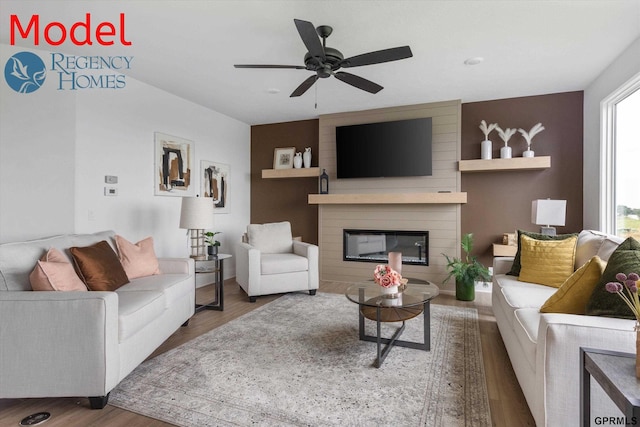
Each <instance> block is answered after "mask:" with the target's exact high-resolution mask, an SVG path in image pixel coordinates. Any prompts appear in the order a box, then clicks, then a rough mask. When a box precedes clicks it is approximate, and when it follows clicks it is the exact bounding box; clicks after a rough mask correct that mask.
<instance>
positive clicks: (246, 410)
mask: <svg viewBox="0 0 640 427" xmlns="http://www.w3.org/2000/svg"><path fill="white" fill-rule="evenodd" d="M398 325H399V324H386V325H385V327H384V328H383V334H386V336H390V335H391V334H392V332H393V330H394V328H395V327H397V326H398ZM366 326H367V331H368V333H375V329H374V328H375V322H370V321H367V325H366ZM402 339H405V340H407V339H408V340H415V341H421V339H422V315H420V316H419V317H418V318H415V319H412V320H409V321H407V322H406V329H405V331H404V333H403V335H402ZM375 355H376V344H375V343H371V342H365V341H360V340H359V339H358V311H357V305H356V304H354V303H351V302H349V301H348V300H347V299H346V298H345V297H344V296H343V295H338V294H327V293H318V294H317V295H315V296H310V295H307V294H301V293H298V294H295V293H294V294H288V295H285V296H283V297H281V298H279V299H277V300H275V301H273V302H271V303H269V304H266V305H264V306H262V307H260V308H258V309H256V310H253V311H251V312H249V313H247V314H245V315H243V316H241V317H239V318H237V319H235V320H233V321H231V322H229V323H227V324H225V325H222V326H220V327H218V328H216V329H213V330H211V331H209V332H207V333H206V334H204V335H201V336H199V337H198V338H196V339H194V340H192V341H189V342H187V343H185V344H183V345H182V346H180V347H177V348H175V349H173V350H171V351H169V352H167V353H164V354H162V355H160V356H158V357H155V358H154V359H151V360H149V361H147V362H145V363H143V364H142V365H140V366H139V367H138V368H137V369H136V370H135V371H133V372H132V373H131V374H130V375H129V376H128V377H127V378H125V379H124V380H123V381H122V382H121V383H120V384H119V386H118V387H117V388H116V389H115V390H113V391H112V392H111V397H110V402H109V403H110V404H112V405H115V406H118V407H120V408H123V409H126V410H130V411H133V412H136V413H139V414H143V415H146V416H149V417H152V418H156V419H159V420H162V421H166V422H169V423H172V424H176V425H179V426H245V425H265V426H270V425H273V426H447V427H449V426H489V425H491V415H490V413H489V404H488V398H487V388H486V383H485V376H484V368H483V364H482V350H481V345H480V334H479V330H478V314H477V311H476V310H475V309H472V308H460V307H449V306H441V305H436V304H432V305H431V351H428V352H427V351H422V350H415V349H410V348H404V347H394V348H393V349H392V350H391V352H390V353H389V355H388V357H387V359H386V360H385V362H384V364H383V365H382V367H380V368H375V367H374V365H373V363H374V361H375Z"/></svg>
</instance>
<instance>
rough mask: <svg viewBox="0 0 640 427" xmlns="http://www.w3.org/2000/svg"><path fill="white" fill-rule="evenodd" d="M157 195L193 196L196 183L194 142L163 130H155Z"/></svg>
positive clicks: (155, 192)
mask: <svg viewBox="0 0 640 427" xmlns="http://www.w3.org/2000/svg"><path fill="white" fill-rule="evenodd" d="M154 144H155V169H154V172H155V173H154V176H155V178H154V194H155V195H156V196H174V197H193V196H194V195H195V186H196V185H195V183H194V180H193V178H194V175H193V166H194V163H195V153H194V151H195V149H194V145H195V144H194V142H193V141H190V140H188V139H184V138H180V137H178V136H173V135H168V134H166V133H162V132H154Z"/></svg>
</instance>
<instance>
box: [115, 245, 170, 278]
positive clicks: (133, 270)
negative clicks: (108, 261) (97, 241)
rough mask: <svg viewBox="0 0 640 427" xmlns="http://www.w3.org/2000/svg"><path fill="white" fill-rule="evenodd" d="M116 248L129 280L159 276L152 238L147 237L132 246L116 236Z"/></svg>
mask: <svg viewBox="0 0 640 427" xmlns="http://www.w3.org/2000/svg"><path fill="white" fill-rule="evenodd" d="M116 246H117V247H118V253H119V257H120V262H121V263H122V267H123V268H124V271H125V272H126V273H127V277H128V278H129V280H131V279H135V278H137V277H144V276H151V275H153V274H160V268H159V264H158V258H157V257H156V253H155V251H154V250H153V237H147V238H146V239H144V240H141V241H139V242H138V243H136V244H133V243H131V242H129V241H128V240H127V239H125V238H124V237H122V236H119V235H117V234H116Z"/></svg>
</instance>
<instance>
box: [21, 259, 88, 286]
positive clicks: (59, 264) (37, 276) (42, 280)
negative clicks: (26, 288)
mask: <svg viewBox="0 0 640 427" xmlns="http://www.w3.org/2000/svg"><path fill="white" fill-rule="evenodd" d="M29 281H30V282H31V289H33V290H34V291H86V290H87V287H86V286H85V285H84V283H82V280H80V278H79V277H78V274H76V272H75V270H74V269H73V266H72V265H71V263H70V262H69V260H68V259H67V257H65V256H64V255H63V254H62V252H60V251H59V250H57V249H56V248H51V249H49V250H48V251H47V253H46V254H44V255H43V256H42V258H40V259H39V260H38V262H37V263H36V266H35V268H34V269H33V271H32V272H31V274H30V275H29Z"/></svg>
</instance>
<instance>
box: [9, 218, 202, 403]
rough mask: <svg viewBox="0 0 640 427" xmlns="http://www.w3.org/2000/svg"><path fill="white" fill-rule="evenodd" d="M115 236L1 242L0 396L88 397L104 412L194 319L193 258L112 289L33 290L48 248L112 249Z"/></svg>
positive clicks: (162, 264)
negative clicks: (120, 387)
mask: <svg viewBox="0 0 640 427" xmlns="http://www.w3.org/2000/svg"><path fill="white" fill-rule="evenodd" d="M113 239H114V232H112V231H107V232H101V233H96V234H80V235H62V236H57V237H52V238H47V239H42V240H34V241H27V242H18V243H7V244H2V245H0V398H29V397H76V396H87V397H89V398H90V402H91V407H92V408H97V409H100V408H102V407H104V405H106V403H107V400H108V395H109V392H110V391H111V390H112V389H113V388H114V387H115V386H116V385H117V384H118V383H119V382H120V381H121V380H122V379H123V378H124V377H126V376H127V375H128V374H129V373H130V372H131V371H132V370H133V369H134V368H135V367H136V366H138V365H139V364H140V363H141V362H142V361H144V360H145V359H146V358H147V357H148V356H149V355H150V354H151V353H152V352H153V351H154V350H155V349H156V348H157V347H158V346H159V345H160V344H162V342H164V341H165V340H166V339H167V338H168V337H169V336H170V335H171V334H173V332H175V331H176V329H178V328H179V327H180V325H182V324H184V323H185V322H187V321H188V320H189V318H190V317H191V316H192V315H193V313H194V308H195V273H194V263H193V260H191V259H178V258H172V259H159V263H160V271H161V273H162V274H158V275H152V276H147V277H140V278H137V279H133V280H131V281H130V283H128V284H126V285H124V286H122V287H120V288H119V289H117V290H116V291H115V292H102V291H100V292H96V291H89V292H79V291H69V292H57V291H37V292H36V291H32V290H31V285H30V281H29V274H30V273H31V271H32V270H33V268H34V266H35V264H36V262H37V261H38V259H39V258H40V257H41V256H42V255H43V254H44V253H45V252H47V251H48V250H49V249H50V248H52V247H53V248H57V249H59V250H61V251H62V252H63V253H64V252H66V250H67V249H68V248H69V247H72V246H76V247H84V246H89V245H92V244H94V243H97V242H100V241H103V240H106V241H107V242H109V244H110V245H111V246H112V248H115V245H114V240H113Z"/></svg>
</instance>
